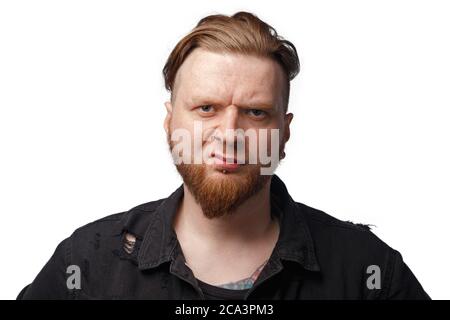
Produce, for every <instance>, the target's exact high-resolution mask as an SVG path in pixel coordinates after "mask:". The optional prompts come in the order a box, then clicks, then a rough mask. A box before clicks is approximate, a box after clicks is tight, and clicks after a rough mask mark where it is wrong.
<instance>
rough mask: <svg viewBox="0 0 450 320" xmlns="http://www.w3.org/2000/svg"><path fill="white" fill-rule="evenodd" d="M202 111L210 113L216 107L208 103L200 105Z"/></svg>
mask: <svg viewBox="0 0 450 320" xmlns="http://www.w3.org/2000/svg"><path fill="white" fill-rule="evenodd" d="M200 111H201V112H204V113H210V112H212V111H214V108H213V106H212V105H210V104H207V105H204V106H200Z"/></svg>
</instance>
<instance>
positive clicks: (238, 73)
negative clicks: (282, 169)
mask: <svg viewBox="0 0 450 320" xmlns="http://www.w3.org/2000/svg"><path fill="white" fill-rule="evenodd" d="M284 86H285V75H284V73H283V69H282V68H281V66H280V65H278V64H277V63H276V62H275V61H273V60H271V59H268V58H261V57H256V56H249V55H241V54H234V53H215V52H211V51H206V50H204V49H201V48H197V49H195V50H193V51H192V53H191V54H190V55H189V56H188V57H187V58H186V60H185V61H184V63H183V64H182V65H181V67H180V68H179V70H178V72H177V75H176V79H175V86H174V90H173V95H172V102H166V103H165V105H166V109H167V116H166V119H165V122H164V127H165V130H166V132H167V139H168V142H169V145H170V148H171V151H173V150H174V145H175V143H176V142H177V141H174V139H173V137H175V136H176V135H175V134H174V133H176V132H180V131H181V132H184V133H189V137H190V139H189V141H188V142H189V143H188V145H189V148H188V149H183V151H182V153H183V159H186V158H187V159H189V160H190V161H188V162H189V163H186V161H185V163H178V164H177V165H176V166H177V170H178V171H179V173H180V174H181V176H182V178H183V180H184V183H185V184H186V186H187V187H188V188H189V190H190V192H191V193H192V194H193V195H194V197H195V199H196V201H197V202H198V203H199V204H200V206H201V207H202V209H203V213H204V214H205V216H207V217H209V218H214V217H220V216H222V215H224V214H225V213H227V212H228V213H232V212H233V211H234V210H235V209H236V208H237V207H238V206H239V205H240V204H242V203H243V202H244V201H245V200H246V199H248V198H249V197H251V196H252V195H254V194H255V193H257V192H258V191H259V190H261V189H262V188H263V187H264V186H265V185H266V184H267V183H268V181H269V180H270V175H267V174H261V168H262V167H264V165H266V164H267V163H262V161H261V152H262V151H265V152H266V153H265V154H267V156H269V157H271V159H273V155H276V157H275V158H276V159H278V156H279V154H280V153H281V152H282V151H283V149H284V144H285V142H286V141H287V140H288V139H289V124H290V122H291V120H292V114H286V113H285V111H284V110H285V107H284V105H283V102H284V101H285V100H284V98H283V94H284V92H285V89H286V88H285V87H284ZM199 126H200V127H201V129H200V131H199V130H198V129H199ZM272 129H275V130H272ZM234 130H242V131H241V132H246V133H249V134H248V135H247V134H245V135H242V133H241V135H240V134H239V133H236V131H234ZM277 130H278V136H276V143H275V144H274V143H273V142H274V140H273V136H271V131H277ZM233 133H234V134H233ZM253 133H254V134H253ZM196 135H197V137H199V136H200V137H201V138H200V139H201V140H200V143H196V142H195V138H196ZM178 138H179V135H178ZM175 140H176V139H175ZM186 142H187V141H184V143H185V144H186ZM265 142H267V143H265ZM271 142H272V143H271ZM252 145H253V146H255V145H256V146H257V149H254V148H251V146H252ZM264 145H265V146H264ZM274 146H275V147H274ZM261 148H265V149H266V150H261ZM256 150H257V152H256ZM186 153H188V154H186ZM198 155H201V157H202V158H201V159H202V163H198V162H195V160H194V158H195V157H196V156H198ZM197 159H198V158H197ZM238 159H240V160H238ZM242 159H245V160H244V163H242ZM251 159H253V160H255V159H256V161H253V162H252V161H251ZM194 162H195V163H194ZM277 163H278V162H277V161H275V166H276V164H277ZM272 167H274V166H273V164H272Z"/></svg>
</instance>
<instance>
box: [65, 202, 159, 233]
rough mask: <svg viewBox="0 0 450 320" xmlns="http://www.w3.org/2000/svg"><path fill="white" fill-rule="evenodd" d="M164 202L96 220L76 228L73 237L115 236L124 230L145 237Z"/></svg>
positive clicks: (149, 204)
mask: <svg viewBox="0 0 450 320" xmlns="http://www.w3.org/2000/svg"><path fill="white" fill-rule="evenodd" d="M163 201H164V199H159V200H154V201H150V202H145V203H142V204H139V205H137V206H135V207H132V208H131V209H129V210H126V211H122V212H118V213H114V214H110V215H107V216H104V217H102V218H99V219H96V220H94V221H91V222H89V223H87V224H85V225H82V226H80V227H78V228H76V229H75V231H74V232H73V234H72V236H71V237H72V238H73V237H83V236H85V235H87V234H93V233H101V234H105V235H114V234H117V233H121V232H123V231H124V230H126V231H130V232H133V233H135V234H136V235H138V236H143V233H144V232H145V230H146V227H147V226H148V224H149V223H150V221H151V218H152V217H153V213H154V212H155V211H156V209H157V208H158V207H159V205H160V204H161V203H162V202H163Z"/></svg>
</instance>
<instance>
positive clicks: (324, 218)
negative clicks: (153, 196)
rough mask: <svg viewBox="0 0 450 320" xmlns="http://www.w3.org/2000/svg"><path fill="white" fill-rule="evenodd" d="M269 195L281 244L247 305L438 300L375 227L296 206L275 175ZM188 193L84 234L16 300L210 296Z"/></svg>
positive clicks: (58, 253) (82, 230)
mask: <svg viewBox="0 0 450 320" xmlns="http://www.w3.org/2000/svg"><path fill="white" fill-rule="evenodd" d="M271 196H272V197H271V203H272V214H276V215H278V217H279V219H280V235H279V239H278V242H277V244H276V246H275V248H274V250H273V252H272V255H271V257H270V259H269V261H268V263H267V264H266V265H265V267H264V269H263V270H262V272H261V274H260V275H259V277H258V278H257V280H256V281H255V283H254V285H253V286H252V287H251V288H250V290H249V291H248V292H247V294H246V296H245V299H249V300H252V299H430V297H429V296H428V295H427V293H426V292H425V291H424V289H423V288H422V286H421V285H420V283H419V282H418V281H417V279H416V278H415V276H414V275H413V273H412V272H411V270H410V269H409V268H408V266H407V265H406V264H405V263H404V262H403V259H402V256H401V255H400V253H399V252H398V251H396V250H394V249H392V248H390V247H389V246H388V245H387V244H385V243H384V242H383V241H381V240H380V239H379V238H378V237H377V236H375V235H374V234H373V233H372V232H371V231H370V229H369V228H368V227H366V226H364V225H358V224H353V223H351V222H344V221H340V220H338V219H336V218H333V217H332V216H330V215H328V214H326V213H324V212H322V211H319V210H317V209H313V208H311V207H308V206H306V205H304V204H301V203H297V202H294V201H293V200H292V198H291V197H290V195H289V193H288V191H287V189H286V187H285V185H284V184H283V182H282V181H281V180H280V179H279V178H278V177H277V176H273V177H272V183H271ZM182 197H183V188H182V186H181V187H180V188H178V189H177V190H176V191H175V192H174V193H173V194H172V195H171V196H170V197H169V198H167V199H162V200H158V201H153V202H149V203H145V204H142V205H139V206H137V207H135V208H133V209H131V210H129V211H127V212H122V213H118V214H114V215H111V216H108V217H105V218H103V219H100V220H97V221H95V222H92V223H89V224H87V225H85V226H83V227H81V228H79V229H77V230H76V231H75V232H74V233H73V234H72V235H71V236H70V237H69V238H67V239H65V240H64V241H62V242H61V243H60V244H59V245H58V247H57V248H56V250H55V252H54V254H53V256H52V257H51V259H50V260H49V261H48V262H47V264H46V265H45V266H44V268H43V269H42V270H41V271H40V273H39V274H38V275H37V277H36V279H35V280H34V281H33V282H32V283H31V284H30V285H28V286H26V287H25V288H24V289H23V290H22V291H21V292H20V294H19V296H18V297H17V298H18V299H204V295H203V293H202V290H201V289H200V287H199V285H198V282H197V279H196V278H195V277H194V274H193V273H192V271H191V270H190V269H189V267H188V266H186V265H185V259H184V256H183V253H182V251H181V247H180V244H179V242H178V240H177V237H176V234H175V232H174V230H173V228H172V227H171V225H172V219H173V217H174V214H175V212H176V209H177V206H178V204H179V202H180V200H181V199H182ZM127 234H128V235H134V236H135V237H136V240H135V241H134V242H133V241H131V242H130V241H128V240H127V237H126V235H127ZM69 266H77V267H79V271H80V272H79V275H80V282H79V284H80V287H79V288H78V287H74V286H73V285H72V286H71V285H68V282H70V281H71V280H73V278H72V279H69V277H71V276H72V275H73V274H74V273H72V272H71V270H73V269H70V268H69ZM68 268H69V269H68ZM69 280H70V281H69Z"/></svg>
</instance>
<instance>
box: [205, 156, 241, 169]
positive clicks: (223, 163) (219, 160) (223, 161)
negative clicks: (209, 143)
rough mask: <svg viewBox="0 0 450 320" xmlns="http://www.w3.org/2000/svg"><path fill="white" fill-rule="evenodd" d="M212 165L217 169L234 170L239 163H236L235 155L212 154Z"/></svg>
mask: <svg viewBox="0 0 450 320" xmlns="http://www.w3.org/2000/svg"><path fill="white" fill-rule="evenodd" d="M212 156H213V157H214V165H215V167H216V168H217V169H220V170H227V171H235V170H237V169H238V168H239V167H240V166H241V164H239V163H237V159H236V157H226V156H223V155H220V154H213V155H212Z"/></svg>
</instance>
